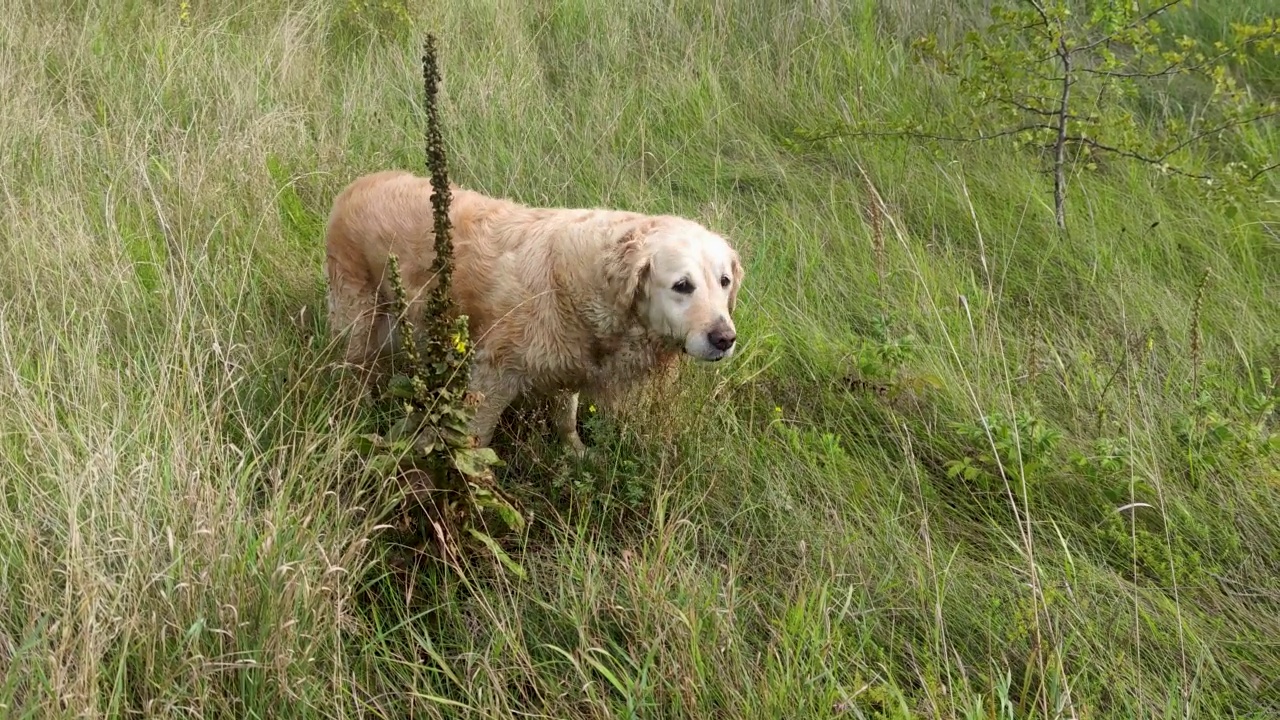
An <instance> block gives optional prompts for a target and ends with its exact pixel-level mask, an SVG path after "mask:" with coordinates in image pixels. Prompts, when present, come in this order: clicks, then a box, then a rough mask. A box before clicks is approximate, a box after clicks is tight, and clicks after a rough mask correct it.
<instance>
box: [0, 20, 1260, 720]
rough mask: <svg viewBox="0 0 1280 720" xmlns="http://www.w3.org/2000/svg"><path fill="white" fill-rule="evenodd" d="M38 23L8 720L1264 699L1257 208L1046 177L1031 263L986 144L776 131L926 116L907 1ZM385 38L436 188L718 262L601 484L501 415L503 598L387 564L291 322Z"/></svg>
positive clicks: (602, 426) (356, 431)
mask: <svg viewBox="0 0 1280 720" xmlns="http://www.w3.org/2000/svg"><path fill="white" fill-rule="evenodd" d="M65 5H67V8H69V9H67V8H63V7H60V6H58V4H56V3H48V2H43V1H38V0H15V2H10V3H9V5H8V7H7V9H6V10H5V12H4V13H3V17H0V88H3V100H2V102H0V192H2V196H0V489H2V491H3V492H2V494H0V715H3V716H4V717H12V718H47V717H73V716H74V717H136V716H143V717H234V718H245V717H260V718H281V717H303V718H309V717H389V718H391V717H394V718H402V717H427V718H430V717H467V718H481V717H484V718H510V717H548V718H550V717H555V718H586V717H592V718H595V717H610V718H612V717H616V718H632V717H635V718H836V717H839V718H934V717H937V718H1000V719H1011V718H1057V717H1080V718H1113V717H1114V718H1138V717H1141V718H1154V717H1161V718H1174V717H1178V718H1185V717H1239V718H1264V717H1267V718H1271V717H1277V714H1278V713H1280V512H1277V508H1278V507H1280V437H1278V436H1277V433H1278V432H1280V430H1278V429H1277V424H1276V412H1275V408H1276V402H1277V397H1278V396H1280V391H1278V389H1277V384H1276V378H1277V376H1280V322H1278V321H1277V319H1278V318H1280V236H1278V235H1277V233H1280V224H1278V223H1280V205H1277V204H1276V203H1277V201H1276V200H1274V198H1275V197H1276V196H1277V193H1276V192H1275V191H1276V189H1277V185H1276V184H1275V181H1274V180H1272V181H1270V182H1271V183H1272V184H1271V185H1270V197H1271V198H1273V199H1272V200H1270V201H1269V202H1265V203H1262V204H1259V205H1258V206H1257V207H1252V208H1246V209H1245V211H1244V212H1241V213H1240V214H1238V215H1235V216H1234V217H1231V218H1228V217H1226V216H1225V215H1224V214H1223V213H1222V212H1220V210H1218V209H1217V208H1216V207H1214V206H1211V205H1209V204H1208V203H1206V202H1205V201H1204V200H1203V199H1202V197H1201V195H1200V194H1199V193H1198V191H1196V190H1195V189H1194V188H1192V187H1190V186H1189V185H1188V184H1187V183H1179V182H1176V181H1171V180H1167V179H1161V178H1158V177H1156V176H1154V175H1153V174H1151V173H1150V172H1148V171H1147V170H1146V169H1144V168H1141V167H1134V166H1130V165H1125V164H1116V165H1115V166H1114V167H1109V168H1107V169H1106V171H1105V172H1103V173H1094V174H1087V175H1086V174H1077V173H1073V174H1072V184H1071V188H1070V192H1071V202H1072V205H1071V208H1070V212H1071V213H1072V216H1071V232H1070V234H1069V235H1067V236H1062V235H1060V234H1059V233H1058V232H1057V231H1056V230H1055V228H1054V222H1053V209H1052V197H1051V194H1050V193H1049V189H1050V183H1049V180H1048V178H1047V176H1046V175H1044V174H1043V173H1042V172H1040V171H1039V169H1038V168H1037V167H1036V164H1035V162H1034V160H1033V159H1032V158H1030V157H1029V156H1027V155H1020V154H1017V153H1016V152H1015V151H1014V150H1011V149H1006V148H1004V147H1003V146H998V145H982V146H978V145H960V146H955V145H952V146H934V145H929V144H921V143H907V142H902V141H896V140H884V139H881V140H874V141H871V140H867V141H860V142H848V143H845V144H842V145H833V146H824V147H810V148H807V149H806V148H796V147H795V146H793V145H791V144H789V143H788V142H787V140H788V138H790V137H792V136H793V134H794V132H795V131H796V129H797V128H801V127H805V126H809V125H811V124H813V123H815V122H820V121H823V120H830V119H838V118H841V117H844V118H860V119H866V118H870V119H883V120H885V121H890V120H896V119H903V118H909V117H912V116H918V115H919V114H922V113H929V112H930V111H931V109H932V108H935V107H939V106H941V105H945V104H946V103H947V102H949V101H952V99H951V98H950V96H948V95H947V90H946V89H945V87H943V86H941V85H939V84H937V83H934V82H932V81H931V79H930V77H929V75H928V73H927V72H926V71H925V69H923V68H922V67H920V66H916V65H913V62H912V61H911V59H910V56H909V54H908V53H907V52H906V50H905V42H906V41H907V40H909V39H910V36H911V35H912V34H914V33H918V32H922V31H923V30H924V29H927V28H928V27H929V26H930V25H931V24H933V23H937V22H939V19H940V18H941V19H942V20H943V21H946V20H951V21H954V22H955V23H960V22H965V21H967V20H966V17H965V15H964V11H963V10H960V9H957V8H963V7H967V6H966V4H964V3H955V2H950V1H948V0H933V1H932V2H928V3H907V2H902V1H899V2H889V3H879V4H873V3H858V2H855V3H834V2H827V1H824V0H798V1H796V2H780V1H776V0H757V1H753V2H746V1H745V0H744V1H743V2H722V1H718V0H717V1H715V2H703V3H665V2H652V1H650V0H616V1H615V2H604V0H568V1H567V2H556V3H552V2H547V1H542V0H538V1H535V2H525V1H521V0H488V1H483V2H482V1H481V0H448V1H447V2H434V3H423V4H422V5H423V8H425V9H422V10H417V9H415V10H412V11H407V12H398V11H397V10H396V9H395V8H396V5H395V4H394V3H385V2H383V3H380V2H378V1H377V0H370V1H369V2H365V3H355V4H352V3H346V2H323V3H322V2H315V1H304V2H301V3H288V4H286V3H282V2H279V0H274V1H270V2H259V3H252V4H250V3H242V4H240V5H241V6H242V7H240V8H239V9H236V8H235V7H233V4H232V3H211V2H192V3H189V4H187V3H177V2H169V3H165V4H164V6H163V7H162V8H157V7H155V6H154V5H153V4H152V3H144V2H139V1H137V0H118V1H116V2H106V1H105V0H104V1H101V2H99V1H95V0H80V1H77V2H72V3H66V4H65ZM851 5H852V6H853V7H850V6H851ZM873 5H874V7H873ZM1262 6H1263V3H1262V2H1261V0H1256V1H1255V2H1253V3H1248V2H1243V1H1240V2H1221V3H1215V4H1213V6H1212V8H1210V4H1208V3H1200V9H1199V10H1197V14H1196V15H1195V16H1194V17H1190V16H1189V19H1186V20H1184V22H1185V23H1187V26H1188V31H1193V32H1198V33H1202V34H1204V35H1205V36H1210V37H1211V36H1213V34H1214V33H1218V32H1222V28H1223V27H1225V26H1226V23H1227V22H1228V21H1229V20H1231V19H1232V18H1234V17H1246V16H1249V14H1250V13H1252V14H1253V15H1255V16H1256V14H1257V13H1258V12H1259V8H1261V7H1262ZM426 30H431V31H434V32H436V33H438V35H439V37H440V38H441V44H442V51H443V57H442V61H443V76H444V77H443V83H444V95H445V97H446V101H445V104H444V108H443V111H444V123H445V125H444V132H445V137H446V139H447V143H448V148H449V154H450V160H451V171H452V173H453V177H454V179H455V180H456V181H457V182H459V183H461V184H464V185H467V186H471V187H474V188H476V189H480V190H483V191H486V192H489V193H493V194H500V195H506V196H510V197H513V198H515V199H518V200H521V201H525V202H529V203H538V204H554V205H601V206H614V207H625V208H630V209H635V210H641V211H650V212H673V213H679V214H685V215H689V216H692V217H696V218H698V219H700V220H702V221H703V222H705V223H706V224H708V225H709V226H711V227H713V228H715V229H717V230H719V231H721V232H723V233H724V234H725V235H726V236H728V237H730V238H731V239H732V240H733V241H734V242H735V243H736V244H737V246H738V247H739V248H740V249H741V251H742V253H743V256H744V258H745V261H746V266H747V272H748V275H747V283H746V286H745V288H744V290H743V295H742V299H741V301H740V304H739V321H738V328H739V335H740V338H741V344H742V347H741V352H740V354H739V355H737V356H735V359H734V360H732V361H731V362H729V363H724V364H719V365H716V366H714V367H694V366H691V365H685V366H684V367H683V368H682V370H681V373H680V377H679V378H678V383H677V384H676V386H675V387H674V388H673V389H672V390H671V393H672V395H669V396H663V397H659V398H658V400H657V402H654V403H652V404H651V405H646V406H641V407H639V408H637V409H636V410H635V411H634V412H631V413H629V414H626V415H610V416H608V417H604V416H602V414H601V413H595V414H591V413H588V414H589V415H591V417H590V418H588V419H587V421H586V423H587V427H586V429H585V434H586V439H587V441H588V444H593V445H595V446H596V447H597V448H598V449H600V450H601V451H602V452H601V453H600V455H601V458H602V459H596V460H594V461H592V462H590V463H588V464H586V465H582V466H579V465H576V464H572V463H569V462H568V461H567V460H566V459H565V458H564V457H563V456H562V454H561V453H560V452H559V450H558V449H557V447H556V446H555V445H554V443H549V442H548V441H547V440H545V439H544V437H545V435H546V434H547V433H546V431H545V430H539V429H538V428H537V427H534V428H533V429H528V428H524V429H522V426H520V425H519V424H518V423H510V424H509V425H510V427H509V429H508V432H507V433H506V434H505V435H504V437H503V438H502V441H501V446H500V451H501V453H502V455H503V457H504V458H505V459H506V460H507V461H508V462H509V466H508V467H507V468H505V469H504V471H503V482H504V483H505V484H506V485H507V486H508V487H510V488H511V489H512V491H513V492H515V493H517V494H519V495H520V496H521V497H522V498H524V499H525V501H526V502H527V504H528V506H529V507H530V508H533V510H534V512H535V519H534V522H533V523H532V525H531V529H530V531H529V533H528V536H527V537H526V538H523V539H522V541H521V542H518V543H516V544H515V545H513V547H512V548H511V552H512V554H513V556H515V557H516V558H517V559H518V560H519V561H520V562H521V563H522V564H523V565H524V567H525V568H526V570H527V571H528V577H527V578H526V579H524V580H518V579H516V578H514V577H513V576H511V575H509V574H504V573H503V572H501V571H500V568H499V567H497V566H496V564H494V563H490V562H489V561H487V560H484V559H483V558H482V559H480V560H477V561H473V562H471V563H468V564H465V565H464V566H462V567H461V568H460V569H459V571H449V570H446V569H444V568H443V567H441V566H438V565H432V564H424V565H423V566H422V567H420V568H418V569H417V571H416V573H415V575H414V576H413V577H414V579H413V581H412V582H411V583H409V584H406V583H405V582H404V581H403V580H402V579H401V578H400V577H399V576H397V575H396V574H394V573H392V572H391V569H390V567H391V566H390V565H389V563H388V562H387V561H386V559H385V557H384V556H385V553H386V548H385V547H384V546H383V545H381V544H379V543H378V542H377V541H376V540H371V538H373V537H374V534H373V533H374V527H373V521H372V520H371V515H370V514H369V512H368V509H369V508H372V507H375V506H377V505H378V504H379V503H382V502H384V501H385V500H386V495H387V492H388V491H387V490H386V489H379V488H378V487H377V485H376V484H372V485H371V484H369V483H368V481H367V479H366V480H361V479H360V467H359V463H358V462H356V460H355V455H354V447H355V440H356V438H357V437H358V436H359V435H360V434H362V433H366V432H369V431H370V430H371V427H372V424H373V422H374V419H373V416H372V414H371V412H370V410H369V409H368V408H367V407H365V406H364V405H363V404H362V403H361V402H360V401H359V400H358V399H357V398H353V397H352V396H350V395H348V394H344V393H342V392H340V391H339V378H340V372H339V371H338V369H337V368H336V367H335V358H336V353H335V351H334V348H333V347H331V343H330V342H329V338H328V337H327V334H326V329H325V328H324V326H323V308H324V297H323V293H324V281H323V274H322V262H323V257H324V252H323V248H322V239H321V228H322V223H323V219H324V217H325V215H326V214H327V212H328V207H329V203H330V201H331V200H332V198H333V196H334V195H335V194H336V193H337V192H338V191H339V190H340V189H341V188H342V187H343V186H344V185H345V184H346V183H347V182H349V181H350V180H351V179H353V178H354V177H355V176H357V175H358V174H360V173H363V172H367V171H372V170H376V169H382V168H387V167H405V168H410V169H420V168H421V167H422V162H423V140H422V132H421V128H422V112H421V107H420V103H421V76H420V72H419V68H418V54H419V43H420V40H421V34H422V32H424V31H426ZM1274 70H1275V68H1274V66H1273V67H1271V68H1270V69H1268V68H1266V67H1262V68H1260V69H1259V71H1258V72H1259V80H1258V81H1259V82H1260V83H1262V85H1263V86H1267V87H1270V88H1272V89H1273V90H1274V88H1275V87H1276V86H1277V85H1276V77H1277V76H1276V75H1275V73H1274ZM1242 141H1248V142H1254V143H1273V147H1276V148H1278V150H1277V152H1278V153H1280V130H1277V128H1276V127H1274V126H1271V127H1263V128H1259V129H1256V130H1252V131H1249V133H1248V134H1246V137H1244V139H1243V140H1242ZM1268 222H1269V223H1270V224H1268ZM308 311H309V313H308ZM984 418H986V419H987V425H986V426H985V427H986V428H987V429H986V430H984V425H983V419H984ZM353 488H356V489H358V492H357V490H353ZM491 565H492V566H491Z"/></svg>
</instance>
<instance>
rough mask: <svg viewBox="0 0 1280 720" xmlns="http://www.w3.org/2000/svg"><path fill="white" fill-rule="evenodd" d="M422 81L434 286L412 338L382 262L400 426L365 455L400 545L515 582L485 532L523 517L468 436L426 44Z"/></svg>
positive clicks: (395, 275)
mask: <svg viewBox="0 0 1280 720" xmlns="http://www.w3.org/2000/svg"><path fill="white" fill-rule="evenodd" d="M423 79H424V85H425V90H426V99H427V103H426V107H427V121H428V122H427V156H428V165H429V167H430V170H431V183H432V187H433V188H434V192H433V193H432V197H431V203H432V211H433V215H434V220H435V227H434V231H435V250H436V266H437V273H436V285H435V287H434V288H433V289H432V291H431V295H430V297H429V299H428V302H427V303H426V309H425V311H424V315H423V319H422V320H423V322H422V325H423V327H422V330H421V332H419V331H418V328H416V327H415V323H414V321H413V319H411V318H410V317H409V316H408V302H407V299H406V293H405V289H404V284H403V282H402V281H401V276H400V266H399V262H398V259H397V258H396V256H395V255H394V254H393V255H391V256H390V257H389V258H388V272H389V275H390V278H391V283H392V286H393V287H394V289H395V317H396V322H397V330H398V335H399V337H400V339H401V342H402V345H403V347H402V350H403V355H404V371H403V372H400V373H398V374H396V375H393V376H392V377H391V378H390V379H389V381H388V383H387V386H386V388H385V392H383V393H382V398H383V400H384V401H389V402H390V403H391V405H392V412H395V413H396V414H398V415H399V419H398V420H396V421H395V422H394V423H393V424H392V426H391V428H390V430H388V431H387V432H386V433H384V434H370V435H367V436H365V440H366V443H365V447H364V450H365V452H366V453H367V454H369V456H370V457H369V461H368V462H369V465H370V468H371V469H372V470H373V471H374V472H375V473H377V474H378V475H380V476H382V477H393V478H395V479H396V481H397V482H398V483H399V485H400V488H401V495H402V496H403V498H402V499H403V502H398V503H396V505H397V507H396V508H395V509H394V510H393V512H396V513H397V515H396V519H395V520H393V521H392V522H391V523H390V525H391V527H392V529H393V530H394V531H395V532H396V534H397V536H398V539H399V541H400V544H402V545H407V546H410V547H414V548H417V549H422V548H423V547H425V546H426V544H427V543H428V542H430V541H432V540H434V541H436V542H437V543H439V545H440V547H441V548H443V549H444V550H445V551H446V554H448V553H451V552H453V551H456V550H457V549H459V548H460V547H462V545H463V544H464V542H469V541H473V542H478V543H480V544H481V545H483V546H484V547H485V548H487V549H488V550H490V551H492V552H493V553H494V554H495V555H496V556H497V557H498V559H499V560H501V561H502V563H503V564H504V565H505V566H506V567H507V568H508V569H510V570H512V571H513V572H515V573H516V574H519V575H522V574H523V570H522V569H521V568H520V566H519V565H518V564H516V563H515V562H514V561H513V560H511V558H510V557H509V556H508V555H507V554H506V553H505V552H503V551H502V549H501V548H500V547H499V545H498V543H497V541H496V540H495V539H494V538H493V536H492V535H491V534H490V533H491V532H492V531H493V529H494V528H501V529H505V530H507V531H518V530H520V529H521V528H522V527H523V525H524V518H523V516H522V514H521V513H520V511H519V510H518V509H517V506H516V503H515V502H514V501H513V500H512V499H510V498H509V497H507V496H506V495H505V494H504V493H503V492H502V491H501V490H500V489H499V488H498V486H497V483H496V482H495V480H494V475H493V471H492V468H493V467H494V466H496V465H498V464H499V463H500V460H499V458H498V456H497V454H496V453H495V452H494V451H493V450H492V449H490V448H479V447H475V445H474V443H475V441H474V438H473V437H472V436H471V435H470V433H469V432H468V425H469V423H470V421H471V417H472V414H473V411H474V403H473V402H471V398H470V397H469V396H468V391H467V383H468V380H469V378H470V364H469V360H468V356H467V352H466V351H467V344H468V339H469V338H468V325H467V317H466V316H465V315H461V314H458V312H457V311H456V309H455V308H454V307H453V302H452V299H451V297H450V295H449V286H450V279H451V275H452V261H453V253H452V245H451V242H450V232H451V226H450V223H449V201H450V194H449V178H448V172H447V168H446V164H445V156H444V147H443V142H442V139H441V136H440V128H439V119H438V115H437V109H436V105H437V103H436V99H437V93H436V88H437V85H438V82H439V71H438V68H437V65H436V58H435V41H434V37H432V36H428V38H427V42H426V45H425V48H424V53H423ZM396 411H398V412H396Z"/></svg>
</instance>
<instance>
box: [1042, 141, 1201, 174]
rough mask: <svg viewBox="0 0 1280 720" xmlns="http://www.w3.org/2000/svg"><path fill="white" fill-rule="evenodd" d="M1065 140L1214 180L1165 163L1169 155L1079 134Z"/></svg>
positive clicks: (1175, 172)
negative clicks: (1136, 149) (1137, 150)
mask: <svg viewBox="0 0 1280 720" xmlns="http://www.w3.org/2000/svg"><path fill="white" fill-rule="evenodd" d="M1065 140H1066V141H1067V142H1072V143H1079V144H1080V145H1085V146H1088V147H1091V148H1093V149H1095V150H1101V151H1103V152H1109V153H1112V154H1114V155H1119V156H1120V157H1126V158H1129V159H1131V160H1139V161H1141V162H1144V163H1147V164H1150V165H1163V166H1164V167H1165V168H1166V169H1167V170H1168V171H1169V172H1171V173H1173V174H1175V175H1182V176H1183V177H1189V178H1195V179H1196V180H1212V179H1213V178H1212V177H1211V176H1209V175H1201V174H1199V173H1193V172H1189V171H1186V170H1180V169H1178V168H1175V167H1170V166H1168V165H1165V162H1164V158H1165V157H1167V156H1163V155H1162V156H1161V157H1158V158H1156V157H1151V156H1149V155H1143V154H1142V153H1139V152H1134V151H1132V150H1125V149H1124V148H1118V147H1116V146H1114V145H1107V144H1105V143H1100V142H1098V141H1097V140H1094V139H1092V138H1087V137H1082V136H1079V135H1068V136H1067V137H1066V138H1065Z"/></svg>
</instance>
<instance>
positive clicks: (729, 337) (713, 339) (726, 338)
mask: <svg viewBox="0 0 1280 720" xmlns="http://www.w3.org/2000/svg"><path fill="white" fill-rule="evenodd" d="M737 339H738V335H737V334H736V333H735V332H734V331H732V330H712V331H711V332H709V333H707V340H708V341H710V343H711V347H713V348H715V349H717V350H719V351H720V352H726V351H728V350H729V348H731V347H733V341H734V340H737Z"/></svg>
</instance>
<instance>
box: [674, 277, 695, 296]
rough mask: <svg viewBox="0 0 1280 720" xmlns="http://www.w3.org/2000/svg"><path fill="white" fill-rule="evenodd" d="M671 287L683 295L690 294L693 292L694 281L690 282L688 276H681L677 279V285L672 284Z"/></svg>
mask: <svg viewBox="0 0 1280 720" xmlns="http://www.w3.org/2000/svg"><path fill="white" fill-rule="evenodd" d="M671 289H672V290H675V291H676V292H678V293H680V294H681V295H688V294H689V293H691V292H693V283H691V282H689V280H688V279H687V278H680V279H679V280H677V281H676V284H675V285H672V286H671Z"/></svg>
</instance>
